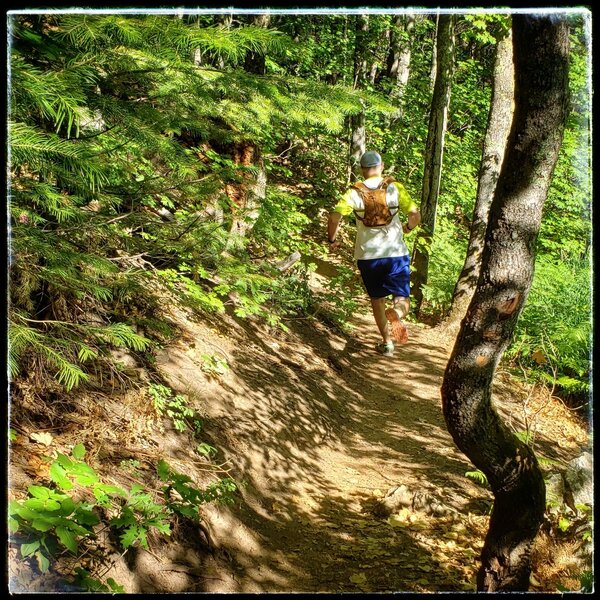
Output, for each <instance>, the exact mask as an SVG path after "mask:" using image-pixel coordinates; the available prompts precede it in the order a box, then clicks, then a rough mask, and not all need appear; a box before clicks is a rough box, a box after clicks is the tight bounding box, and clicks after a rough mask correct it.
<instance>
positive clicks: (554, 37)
mask: <svg viewBox="0 0 600 600" xmlns="http://www.w3.org/2000/svg"><path fill="white" fill-rule="evenodd" d="M513 38H514V39H513V46H514V64H515V115H514V119H513V124H512V128H511V132H510V136H509V140H508V143H507V150H506V156H505V159H504V164H503V165H502V170H501V172H500V176H499V179H498V184H497V187H496V192H495V194H494V199H493V201H492V206H491V209H490V219H489V223H488V226H487V230H486V236H485V246H484V249H483V254H482V262H481V273H480V275H479V281H478V284H477V288H476V290H475V294H474V296H473V299H472V301H471V304H470V305H469V308H468V310H467V314H466V316H465V318H464V320H463V322H462V327H461V330H460V332H459V334H458V338H457V340H456V343H455V346H454V349H453V352H452V355H451V357H450V360H449V362H448V365H447V367H446V372H445V375H444V381H443V384H442V404H443V410H444V417H445V419H446V423H447V425H448V430H449V431H450V433H451V435H452V437H453V439H454V441H455V443H456V445H457V446H458V447H459V448H460V449H461V450H462V451H463V452H464V453H465V454H466V455H467V456H468V457H469V458H470V459H471V461H472V462H473V464H474V465H475V466H476V467H478V468H479V469H481V470H482V471H483V472H484V473H485V474H486V476H487V478H488V481H489V483H490V486H491V488H492V491H493V493H494V509H493V511H492V515H491V520H490V526H489V530H488V533H487V536H486V539H485V545H484V548H483V551H482V555H481V559H482V564H481V567H480V569H479V573H478V576H477V588H478V590H480V591H487V592H496V591H498V592H509V591H524V590H527V589H528V586H529V576H530V573H531V566H530V552H531V547H532V544H533V541H534V539H535V536H536V535H537V532H538V530H539V526H540V524H541V522H542V518H543V514H544V509H545V487H544V480H543V477H542V474H541V471H540V469H539V466H538V463H537V459H536V457H535V455H534V453H533V451H532V450H531V449H530V448H529V447H528V446H527V445H525V444H523V443H522V442H521V441H520V440H519V439H518V438H517V437H516V436H515V435H513V434H512V433H511V431H510V430H509V429H508V427H507V426H506V425H505V424H504V422H503V421H502V420H501V419H500V417H499V416H498V414H497V413H496V411H495V410H494V409H493V407H492V404H491V396H492V393H491V386H492V381H493V376H494V372H495V369H496V366H497V365H498V363H499V361H500V358H501V356H502V354H503V352H504V350H505V349H506V347H507V346H508V344H509V342H510V339H511V337H512V334H513V331H514V328H515V325H516V322H517V319H518V316H519V314H520V312H521V310H522V308H523V305H524V303H525V300H526V298H527V295H528V293H529V289H530V287H531V281H532V278H533V269H534V261H535V243H536V238H537V234H538V231H539V227H540V221H541V217H542V208H543V205H544V202H545V199H546V196H547V193H548V186H549V184H550V179H551V176H552V172H553V169H554V166H555V164H556V160H557V158H558V153H559V149H560V145H561V141H562V134H563V129H564V123H565V119H566V115H567V114H568V67H569V55H568V43H569V36H568V26H567V24H566V21H565V20H564V17H557V16H554V15H552V16H538V15H536V16H531V15H521V14H519V15H514V16H513Z"/></svg>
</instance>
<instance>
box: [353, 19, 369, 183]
mask: <svg viewBox="0 0 600 600" xmlns="http://www.w3.org/2000/svg"><path fill="white" fill-rule="evenodd" d="M356 25H357V26H356V42H355V46H354V86H353V88H354V89H357V88H360V87H363V85H364V82H365V79H366V76H367V60H366V55H365V49H366V43H367V33H368V31H369V18H368V17H367V16H365V15H358V16H357V24H356ZM365 150H366V132H365V111H364V109H363V110H361V111H360V112H359V113H358V114H356V115H352V116H351V117H350V173H349V179H350V181H359V180H360V179H361V171H360V157H361V156H362V155H363V154H364V152H365Z"/></svg>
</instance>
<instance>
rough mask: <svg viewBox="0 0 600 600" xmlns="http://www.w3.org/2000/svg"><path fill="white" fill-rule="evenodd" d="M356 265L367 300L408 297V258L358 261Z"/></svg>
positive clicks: (393, 257)
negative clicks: (365, 290) (365, 289)
mask: <svg viewBox="0 0 600 600" xmlns="http://www.w3.org/2000/svg"><path fill="white" fill-rule="evenodd" d="M357 265H358V270H359V271H360V274H361V276H362V280H363V283H364V284H365V287H366V288H367V294H369V298H385V297H386V296H389V295H390V294H391V295H392V296H403V297H404V298H408V297H409V296H410V256H408V255H407V256H392V257H389V258H372V259H369V260H358V261H357Z"/></svg>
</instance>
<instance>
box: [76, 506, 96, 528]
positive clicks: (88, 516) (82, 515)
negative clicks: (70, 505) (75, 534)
mask: <svg viewBox="0 0 600 600" xmlns="http://www.w3.org/2000/svg"><path fill="white" fill-rule="evenodd" d="M74 518H75V520H76V521H77V522H78V523H82V524H83V525H97V524H98V523H100V519H99V518H98V516H97V515H96V514H95V513H94V512H92V511H91V510H89V509H84V508H78V509H77V511H76V513H75V515H74Z"/></svg>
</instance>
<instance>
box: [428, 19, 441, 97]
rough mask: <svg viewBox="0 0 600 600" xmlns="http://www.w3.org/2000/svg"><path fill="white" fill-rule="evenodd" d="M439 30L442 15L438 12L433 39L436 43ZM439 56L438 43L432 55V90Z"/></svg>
mask: <svg viewBox="0 0 600 600" xmlns="http://www.w3.org/2000/svg"><path fill="white" fill-rule="evenodd" d="M439 29H440V13H439V12H438V14H437V15H436V16H435V33H434V36H433V39H434V40H435V41H437V39H438V33H439ZM437 55H438V50H437V43H436V42H434V44H433V50H432V53H431V70H430V71H429V86H430V88H431V89H432V90H433V88H434V87H435V77H436V73H437Z"/></svg>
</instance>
